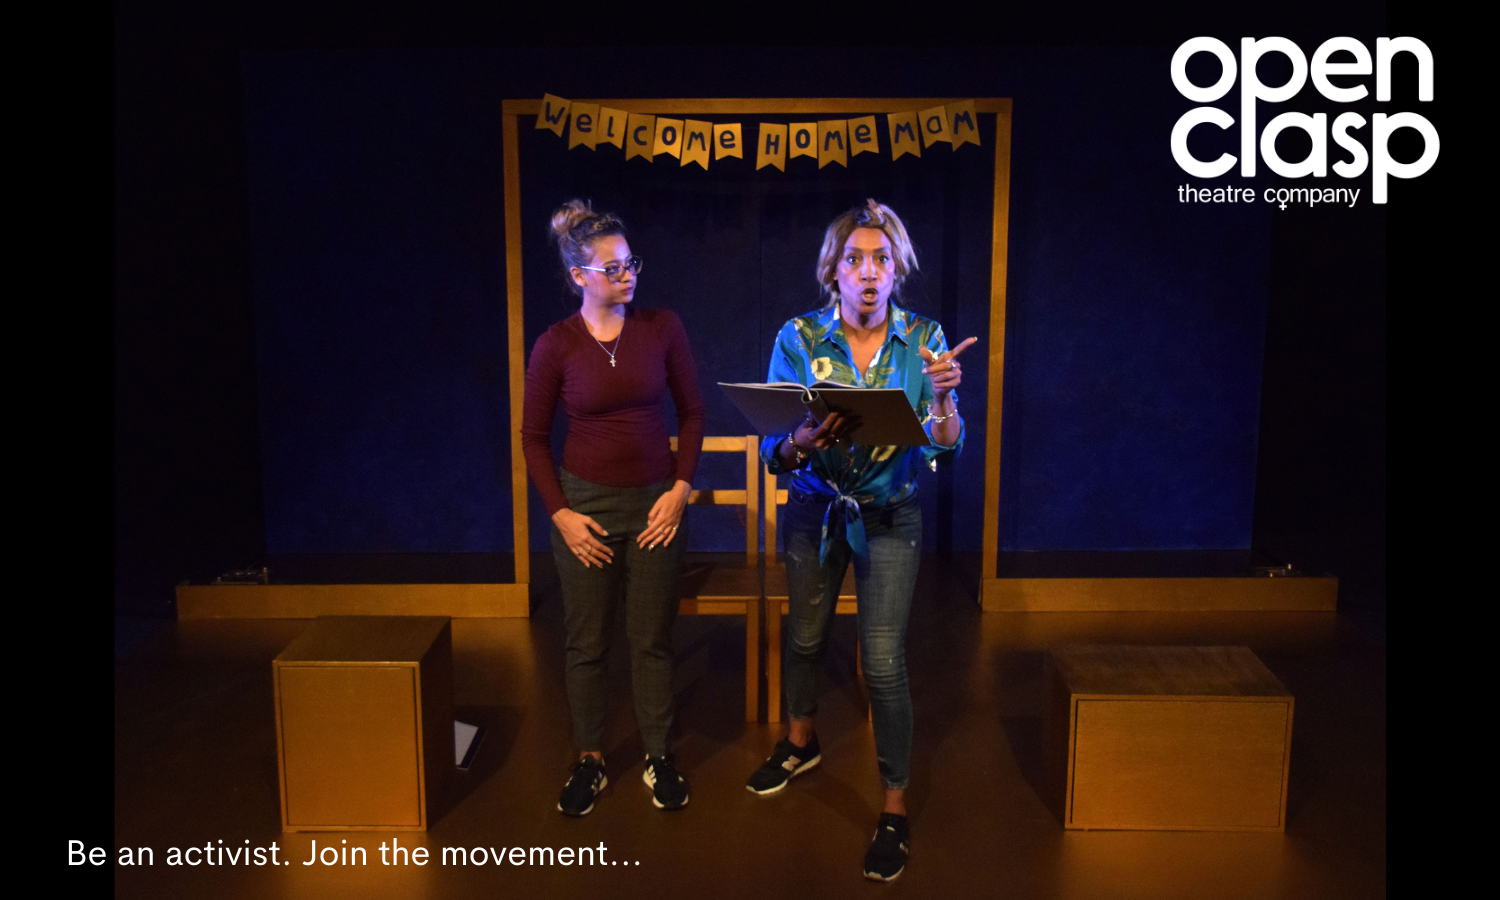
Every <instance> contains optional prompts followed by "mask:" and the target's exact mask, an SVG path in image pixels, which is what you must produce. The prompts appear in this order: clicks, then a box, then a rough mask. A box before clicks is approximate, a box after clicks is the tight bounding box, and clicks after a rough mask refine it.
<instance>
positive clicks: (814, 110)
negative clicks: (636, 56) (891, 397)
mask: <svg viewBox="0 0 1500 900" xmlns="http://www.w3.org/2000/svg"><path fill="white" fill-rule="evenodd" d="M967 99H969V98H967V97H895V98H890V97H887V98H868V97H837V98H779V99H738V98H721V99H656V100H607V99H598V100H595V99H590V100H588V102H590V103H598V104H599V105H600V106H607V107H610V108H611V109H619V110H624V111H625V112H627V113H651V114H653V115H666V116H682V115H692V114H696V115H725V116H754V115H768V116H821V117H823V118H828V117H831V116H853V115H871V114H882V113H896V112H909V111H911V110H914V109H931V108H932V107H934V106H944V105H947V104H949V103H955V102H961V101H964V100H967ZM575 102H576V101H575ZM541 111H542V101H541V100H505V101H503V102H502V104H501V115H502V119H503V129H504V155H505V287H506V311H507V314H508V321H509V335H510V337H509V347H508V349H509V354H510V422H511V427H510V452H511V497H512V506H511V509H512V521H513V528H514V534H515V554H516V584H517V586H524V585H527V584H528V583H529V582H530V578H531V573H530V562H531V560H530V547H531V535H530V531H529V525H530V519H529V510H528V509H527V504H528V497H527V493H526V460H525V459H524V457H523V456H522V454H521V403H522V398H523V396H524V394H525V381H526V348H525V346H524V337H523V335H524V334H525V331H524V328H523V326H524V324H525V315H524V304H523V297H524V289H523V285H522V279H521V236H522V234H524V231H523V229H522V226H521V160H520V129H521V123H520V117H521V116H536V115H540V114H541ZM974 111H975V112H976V113H991V114H993V115H994V116H995V132H994V135H993V136H991V137H990V138H989V140H991V141H992V142H993V143H992V145H991V146H992V149H993V150H994V153H995V184H994V223H993V232H992V241H993V244H992V252H991V256H990V328H989V334H988V338H989V409H988V410H986V416H985V423H986V432H985V453H984V556H983V558H984V572H985V581H986V585H987V586H988V584H989V582H992V581H994V575H995V568H996V565H997V563H998V561H999V553H998V548H999V544H1000V409H1001V403H1000V397H1001V393H1002V390H1003V387H1004V379H1005V281H1006V263H1007V261H1008V258H1009V257H1008V250H1007V248H1008V246H1009V242H1010V241H1009V239H1010V126H1011V101H1010V100H1009V99H1008V98H999V97H990V98H974ZM980 146H981V147H983V144H981V145H980Z"/></svg>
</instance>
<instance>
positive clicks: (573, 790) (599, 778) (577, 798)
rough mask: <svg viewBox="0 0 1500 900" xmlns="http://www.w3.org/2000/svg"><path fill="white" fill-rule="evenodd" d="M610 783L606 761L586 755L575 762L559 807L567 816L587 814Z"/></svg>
mask: <svg viewBox="0 0 1500 900" xmlns="http://www.w3.org/2000/svg"><path fill="white" fill-rule="evenodd" d="M607 784H609V779H608V778H606V777H605V776H604V761H603V760H601V759H598V758H597V757H593V756H585V757H584V758H582V759H580V760H579V761H578V762H576V763H574V764H573V774H572V776H571V777H570V778H568V783H567V784H565V785H563V789H562V796H561V797H559V798H558V800H557V809H558V811H559V812H561V813H562V814H563V815H566V816H586V815H588V814H589V812H590V811H591V810H592V809H593V808H594V798H595V797H596V796H598V794H599V792H600V791H602V790H604V786H605V785H607Z"/></svg>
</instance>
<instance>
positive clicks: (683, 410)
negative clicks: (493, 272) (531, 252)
mask: <svg viewBox="0 0 1500 900" xmlns="http://www.w3.org/2000/svg"><path fill="white" fill-rule="evenodd" d="M552 234H553V237H555V238H556V240H557V245H558V252H559V253H560V254H561V256H562V263H563V269H564V271H565V272H566V275H567V278H568V283H569V285H570V286H572V287H573V289H574V291H575V293H577V294H578V296H579V298H580V299H581V300H582V303H581V305H580V308H579V310H578V312H576V313H574V314H573V315H571V316H568V317H567V318H566V319H564V320H562V321H561V322H559V323H557V324H556V325H553V326H552V327H551V328H550V329H548V330H547V332H546V333H545V334H543V335H542V336H541V337H540V338H538V339H537V342H536V346H535V347H534V348H532V351H531V362H530V364H529V366H528V367H527V370H526V399H525V407H524V412H523V414H522V422H521V444H522V447H523V448H524V451H525V454H526V470H527V472H528V474H530V476H531V480H532V483H533V484H535V485H536V489H537V493H539V494H541V495H542V500H543V502H544V503H546V505H547V512H548V513H550V514H551V516H552V524H553V528H552V551H553V556H554V558H555V559H556V561H557V569H558V576H559V579H560V581H561V582H562V595H563V615H564V620H565V624H566V627H567V653H566V665H567V685H568V705H569V706H570V707H571V708H572V714H573V737H574V740H575V741H576V742H577V744H578V751H579V758H578V761H577V762H576V763H575V764H574V766H573V771H572V774H571V776H570V777H569V778H568V782H567V784H566V785H565V786H564V787H563V791H562V796H561V797H560V798H559V800H558V803H557V808H558V809H559V810H561V811H562V812H564V813H566V814H568V815H572V816H582V815H586V814H587V813H588V812H589V811H590V810H592V809H593V808H594V798H595V797H596V796H597V795H598V793H599V791H601V790H603V789H604V787H605V785H607V784H608V783H609V782H608V779H607V778H606V777H605V773H604V747H603V740H604V708H605V687H606V686H605V670H606V664H607V662H608V659H609V643H610V641H609V637H610V631H611V629H610V623H611V622H612V621H613V616H612V615H611V609H612V603H613V599H614V597H615V596H616V594H617V593H618V589H619V588H620V587H621V585H622V584H623V588H624V590H623V594H624V600H625V631H626V634H627V636H628V638H629V640H630V663H631V676H632V677H631V681H632V685H633V687H634V690H635V713H636V719H637V721H638V722H639V724H640V727H641V737H642V739H643V740H644V742H645V744H646V767H645V771H644V772H643V773H642V778H643V780H644V781H645V782H646V784H647V785H649V786H650V787H651V791H652V794H651V799H652V802H653V803H654V804H655V805H656V806H657V807H658V808H662V809H681V808H682V807H684V806H686V805H687V802H688V783H687V780H686V779H684V778H683V777H682V775H681V774H680V773H678V771H677V769H676V767H675V766H674V764H673V761H672V758H671V757H670V756H669V755H668V754H667V732H668V730H669V728H670V727H671V724H672V624H673V622H674V621H675V619H676V615H677V604H678V600H679V599H680V596H679V594H678V577H679V575H680V573H681V569H682V552H683V546H684V545H685V544H686V543H687V540H686V535H685V534H684V533H683V532H682V512H683V509H684V507H686V505H687V501H688V494H689V493H690V492H691V490H692V480H693V474H694V472H695V471H696V470H697V467H698V455H699V453H700V452H701V450H702V448H703V418H704V416H703V402H702V400H701V399H700V398H699V395H698V372H697V368H696V366H695V365H694V364H693V353H692V350H691V349H690V348H689V347H688V341H687V333H686V332H685V331H684V330H683V327H682V321H681V320H680V319H678V318H677V316H676V315H675V314H674V313H672V312H670V311H668V310H663V309H655V310H652V309H636V308H633V307H632V306H631V300H632V299H633V298H634V296H635V288H636V283H637V278H636V276H637V275H639V274H640V271H641V258H640V257H639V256H636V255H634V254H633V253H631V251H630V245H629V244H628V243H627V242H626V240H625V226H624V225H623V224H621V222H620V220H619V219H617V218H616V217H614V216H613V215H610V214H608V213H596V212H594V211H593V209H591V208H590V207H589V206H588V205H587V204H585V203H583V202H582V201H579V200H573V201H570V202H568V203H565V204H564V205H563V206H562V207H561V208H560V209H558V210H557V212H556V213H554V214H553V216H552ZM668 392H670V393H671V395H672V401H673V403H675V404H676V407H677V421H678V452H677V455H676V457H675V458H674V457H673V454H672V450H671V445H670V443H669V439H668V436H667V423H666V420H665V418H664V415H663V410H662V400H663V398H664V397H665V395H666V394H667V393H668ZM559 403H561V404H562V407H563V411H564V412H565V413H566V414H567V417H568V440H567V443H566V445H564V447H563V460H562V461H563V465H562V469H561V471H559V470H558V468H557V467H556V466H555V465H554V463H553V461H552V448H551V435H552V420H553V417H554V416H555V415H556V412H557V406H558V404H559Z"/></svg>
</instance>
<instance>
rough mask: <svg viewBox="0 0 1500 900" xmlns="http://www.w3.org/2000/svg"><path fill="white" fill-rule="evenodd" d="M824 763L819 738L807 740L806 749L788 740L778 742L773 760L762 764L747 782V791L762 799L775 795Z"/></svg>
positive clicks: (815, 736) (783, 739)
mask: <svg viewBox="0 0 1500 900" xmlns="http://www.w3.org/2000/svg"><path fill="white" fill-rule="evenodd" d="M822 761H823V752H822V751H821V750H819V749H818V736H817V735H816V734H814V735H813V736H812V737H810V738H808V739H807V746H806V747H798V746H797V745H796V744H794V743H792V742H791V741H790V740H789V739H787V738H782V739H781V740H779V741H777V742H776V749H775V750H772V751H771V758H770V759H768V760H766V761H765V762H764V763H761V766H760V768H759V769H756V770H755V773H754V774H753V775H751V776H750V780H749V781H747V782H745V789H746V790H748V791H749V792H750V793H752V794H759V795H761V796H762V797H764V796H766V795H768V794H774V793H776V792H777V791H779V790H781V789H782V788H784V787H786V783H787V782H788V781H791V780H792V779H793V778H796V777H797V776H798V775H801V774H802V773H803V772H806V771H807V770H808V769H811V768H812V767H813V766H816V765H817V764H818V763H820V762H822Z"/></svg>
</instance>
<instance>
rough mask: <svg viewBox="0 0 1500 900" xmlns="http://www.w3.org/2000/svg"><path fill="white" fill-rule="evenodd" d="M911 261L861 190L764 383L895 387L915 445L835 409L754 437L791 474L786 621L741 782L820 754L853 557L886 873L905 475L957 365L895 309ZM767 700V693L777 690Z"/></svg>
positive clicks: (897, 705)
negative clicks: (864, 437) (826, 673)
mask: <svg viewBox="0 0 1500 900" xmlns="http://www.w3.org/2000/svg"><path fill="white" fill-rule="evenodd" d="M916 269H917V256H916V252H915V251H914V250H913V249H912V244H911V240H910V238H908V237H907V234H906V227H905V226H904V225H903V224H902V223H901V219H900V218H898V217H897V216H896V213H895V212H894V211H892V210H891V208H890V207H888V206H885V205H882V204H880V203H877V202H875V201H874V200H870V201H868V202H866V203H865V204H864V205H863V206H858V207H855V208H854V209H851V210H849V211H848V212H846V213H844V214H843V215H841V216H839V217H838V218H836V219H834V220H833V223H832V224H831V225H829V226H828V231H827V233H826V234H825V235H824V239H823V249H822V253H821V254H820V256H819V259H818V266H817V279H818V284H819V285H820V286H821V287H822V289H823V290H824V292H825V293H826V294H827V296H828V302H827V305H825V306H824V307H823V308H822V309H821V310H818V311H816V312H810V313H807V314H806V315H801V316H798V317H796V318H794V319H792V320H791V321H789V322H787V323H786V325H784V326H783V327H782V329H781V333H780V334H778V335H777V337H776V344H775V346H774V347H773V348H772V350H771V367H770V372H769V373H768V374H767V375H766V381H768V382H775V381H790V382H796V383H798V384H812V383H813V382H815V381H834V382H838V383H840V384H849V385H857V386H860V387H872V388H900V389H902V390H904V391H905V392H906V396H907V399H908V400H909V401H910V402H911V405H912V409H914V410H915V411H916V413H917V415H918V417H919V418H921V420H922V423H923V426H924V429H925V430H926V432H927V435H928V438H929V442H928V443H927V444H926V445H923V446H919V447H871V446H865V445H862V444H851V443H850V442H849V440H848V439H847V438H846V435H847V434H848V433H849V431H850V430H851V426H852V425H854V424H856V423H851V422H847V421H844V420H842V419H841V418H840V416H839V415H838V414H837V413H834V414H831V415H829V416H828V417H827V418H825V419H824V420H823V422H822V423H821V424H820V423H818V422H816V421H813V420H812V419H808V420H806V421H804V422H803V423H802V424H801V425H799V426H798V427H797V429H796V430H794V431H793V432H792V433H790V434H785V435H773V436H771V437H768V438H766V439H765V441H763V442H762V443H761V449H760V455H761V459H763V460H764V461H765V462H766V464H767V465H768V466H769V467H770V470H771V471H772V472H775V473H780V472H791V473H793V475H792V479H791V483H790V485H789V487H788V494H789V499H788V503H787V508H786V523H785V525H784V528H785V531H784V534H785V536H786V560H787V562H786V567H787V592H788V594H789V595H790V598H789V606H790V608H791V615H790V623H789V627H788V628H787V646H786V652H785V653H784V654H783V657H782V659H783V666H782V684H783V685H785V691H786V705H787V713H788V718H789V722H788V734H787V736H786V738H784V739H783V740H781V741H780V742H779V743H778V744H777V745H776V749H775V750H774V751H773V752H772V754H771V758H770V759H768V760H766V762H765V763H764V764H763V765H762V766H761V767H760V768H759V769H757V770H756V771H755V773H754V774H752V775H751V776H750V780H749V782H748V783H747V784H746V787H748V788H749V789H750V791H751V792H753V793H756V794H761V795H766V794H774V793H776V792H778V791H780V790H781V789H783V788H785V787H786V785H787V783H788V782H789V781H790V780H791V779H792V778H794V777H795V776H797V775H799V774H801V773H803V772H806V771H807V770H808V769H811V768H812V767H814V766H816V765H817V764H818V763H819V762H821V761H822V751H821V750H820V748H819V747H818V736H817V733H816V732H815V731H814V729H813V717H814V715H815V714H816V713H817V708H818V704H817V676H818V672H819V670H820V668H821V662H822V658H823V651H824V648H825V647H826V646H827V643H828V635H829V632H830V629H831V627H832V624H833V613H834V607H835V605H836V603H837V601H838V595H839V588H840V586H841V585H842V584H843V581H844V572H845V571H846V570H847V569H848V566H849V563H850V562H851V561H852V562H853V563H854V582H855V592H856V595H857V597H858V605H859V646H860V658H861V659H862V660H863V669H864V678H865V687H866V691H867V693H868V695H869V698H870V715H871V719H873V724H874V726H875V751H876V754H877V756H878V758H879V768H880V780H881V784H882V786H883V787H884V788H885V803H884V811H883V812H882V813H881V815H880V819H879V822H878V823H877V825H876V828H875V837H874V839H873V840H872V841H871V843H870V846H869V849H868V850H867V852H866V853H865V863H864V874H865V876H866V877H867V878H872V879H875V880H878V881H891V880H893V879H894V878H895V877H896V876H897V875H900V874H901V871H902V869H904V868H905V866H906V856H907V845H908V841H909V831H908V827H907V820H906V786H907V781H908V778H909V769H910V764H911V743H912V705H911V693H910V691H909V690H908V688H907V679H906V621H907V617H908V614H909V613H910V611H911V603H912V593H913V591H914V590H915V588H916V583H917V563H918V560H919V559H920V557H921V553H922V507H921V504H920V503H919V502H918V499H917V472H918V470H920V469H921V468H923V466H924V465H925V466H931V467H932V468H934V469H935V468H936V467H937V463H938V462H947V461H948V460H950V459H952V457H953V456H954V455H955V454H957V453H958V451H959V448H960V447H961V446H962V445H963V438H964V422H963V419H962V418H961V417H960V416H959V415H958V395H957V394H955V393H954V388H956V387H958V384H959V381H960V379H961V371H960V368H959V363H958V359H957V357H958V355H959V354H960V353H962V352H963V351H964V350H965V349H967V348H968V347H969V345H970V344H972V343H974V341H975V340H977V338H969V339H968V340H966V341H964V342H963V343H961V344H959V345H958V346H957V347H955V348H954V349H953V350H952V351H951V352H950V351H949V350H948V343H947V341H946V340H945V339H944V337H943V329H942V327H941V326H939V325H938V324H937V323H936V322H934V321H932V320H931V319H926V318H923V317H922V316H919V315H916V314H915V313H913V312H911V311H910V310H907V309H903V308H902V307H900V306H897V305H896V303H895V302H894V301H895V299H896V298H895V296H894V293H895V291H896V290H897V289H899V288H900V286H901V283H902V282H903V281H904V280H905V279H906V277H907V276H908V275H910V274H911V273H912V272H914V271H916ZM776 699H777V698H774V697H773V698H772V699H771V702H773V703H774V702H776Z"/></svg>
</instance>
